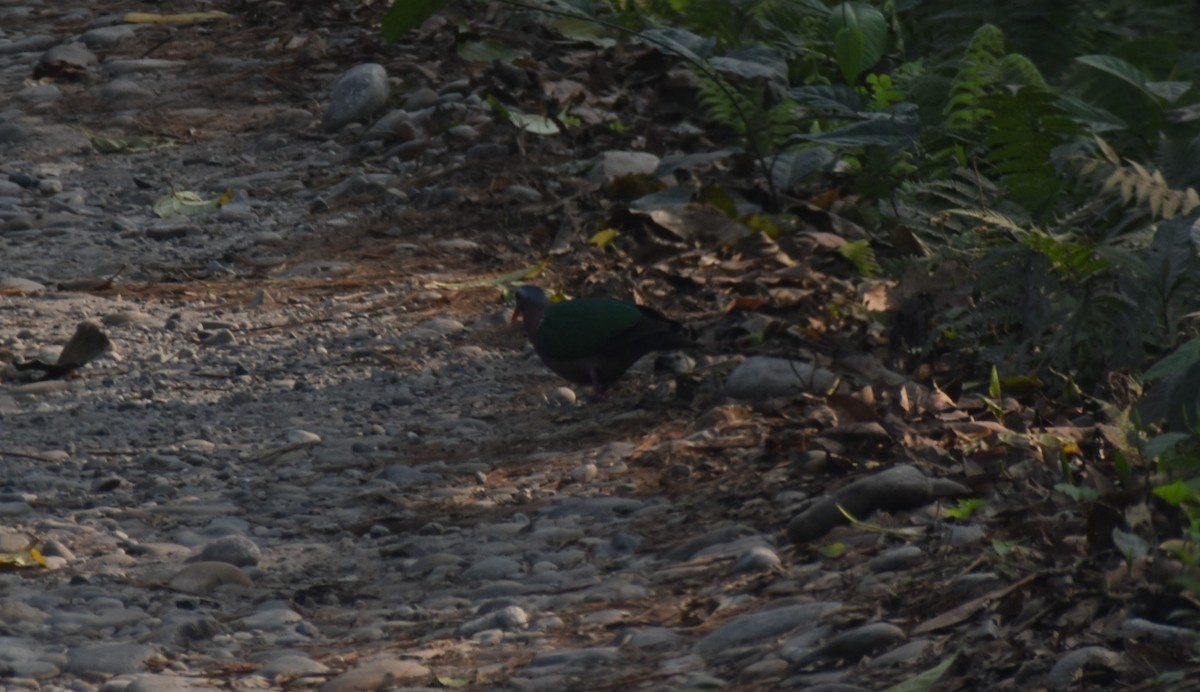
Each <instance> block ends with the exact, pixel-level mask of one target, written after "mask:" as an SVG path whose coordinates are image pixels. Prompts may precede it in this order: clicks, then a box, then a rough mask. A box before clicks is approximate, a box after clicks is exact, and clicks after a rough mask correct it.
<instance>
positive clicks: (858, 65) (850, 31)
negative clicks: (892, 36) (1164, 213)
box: [833, 26, 870, 84]
mask: <svg viewBox="0 0 1200 692" xmlns="http://www.w3.org/2000/svg"><path fill="white" fill-rule="evenodd" d="M866 43H867V37H866V36H864V35H863V31H862V29H860V28H858V27H857V26H848V27H846V28H844V29H841V30H839V31H838V32H837V36H836V37H834V39H833V50H834V54H835V55H836V56H837V61H838V68H839V69H840V70H841V71H842V77H843V78H844V79H845V80H846V83H847V84H854V83H856V82H857V81H858V76H859V75H860V74H862V73H863V72H866V71H867V70H868V69H870V66H869V65H864V63H865V62H866V58H865V57H864V53H865V51H866Z"/></svg>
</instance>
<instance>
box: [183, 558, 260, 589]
mask: <svg viewBox="0 0 1200 692" xmlns="http://www.w3.org/2000/svg"><path fill="white" fill-rule="evenodd" d="M229 585H232V586H253V585H254V582H253V580H251V579H250V577H249V576H247V575H246V573H245V572H243V571H242V570H240V569H238V568H237V567H236V566H234V565H231V564H229V563H227V562H195V563H192V564H190V565H188V566H187V567H184V568H183V569H181V570H179V571H178V572H176V573H175V574H174V575H173V576H172V577H171V578H170V579H169V580H167V586H170V587H171V588H172V589H176V590H178V591H186V592H188V593H196V594H210V593H212V592H214V591H216V590H217V589H219V588H220V587H222V586H229Z"/></svg>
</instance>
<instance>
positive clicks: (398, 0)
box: [380, 0, 449, 43]
mask: <svg viewBox="0 0 1200 692" xmlns="http://www.w3.org/2000/svg"><path fill="white" fill-rule="evenodd" d="M448 2H449V0H393V2H392V6H391V8H389V9H388V11H387V13H386V14H384V15H383V21H382V22H381V24H380V28H381V30H382V31H383V37H384V39H386V40H387V42H388V43H395V42H396V41H399V40H400V37H401V36H403V35H404V34H406V33H408V32H409V31H410V30H412V29H415V28H417V27H418V26H421V24H423V23H424V22H425V20H426V19H429V18H430V17H432V16H433V13H434V12H437V11H438V10H440V9H442V8H443V7H445V6H446V3H448Z"/></svg>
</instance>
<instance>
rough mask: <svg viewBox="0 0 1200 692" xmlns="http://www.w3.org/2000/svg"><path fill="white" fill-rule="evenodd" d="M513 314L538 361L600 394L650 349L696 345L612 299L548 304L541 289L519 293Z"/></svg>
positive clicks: (650, 312) (666, 322)
mask: <svg viewBox="0 0 1200 692" xmlns="http://www.w3.org/2000/svg"><path fill="white" fill-rule="evenodd" d="M517 313H519V314H520V315H521V316H522V318H523V319H524V321H525V331H526V333H527V334H528V335H529V341H530V343H532V344H533V348H534V350H535V351H537V354H538V356H539V357H541V359H542V362H543V363H545V364H546V365H547V367H549V368H550V369H551V370H553V371H554V372H556V373H558V374H559V375H561V376H562V377H564V378H566V379H568V380H570V381H572V382H577V383H579V384H590V385H592V386H593V387H595V388H596V391H597V392H602V391H604V390H605V389H607V388H608V387H609V386H611V385H612V384H613V383H614V382H616V381H617V380H618V379H620V377H621V375H623V374H625V371H626V370H628V369H629V368H630V366H632V365H633V364H634V363H636V362H637V361H638V359H640V358H641V357H642V356H644V355H646V354H647V353H650V352H651V351H661V350H668V349H673V348H688V347H691V346H694V345H695V344H694V343H693V342H692V341H691V339H689V338H688V337H687V336H686V334H684V330H683V327H682V325H680V324H679V323H678V322H676V321H674V320H671V319H669V318H667V317H666V316H664V315H663V314H662V313H660V312H658V311H657V310H654V309H651V308H648V307H645V306H642V305H635V304H633V303H627V302H624V301H620V300H613V299H612V298H580V299H578V300H569V301H565V302H561V303H551V302H550V299H549V298H548V297H547V296H546V294H545V292H544V291H542V289H540V288H538V287H536V286H522V287H520V288H519V289H517Z"/></svg>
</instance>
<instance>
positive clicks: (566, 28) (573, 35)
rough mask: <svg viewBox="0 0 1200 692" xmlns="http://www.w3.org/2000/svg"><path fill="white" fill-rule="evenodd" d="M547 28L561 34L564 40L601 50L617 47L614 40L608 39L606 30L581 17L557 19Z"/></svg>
mask: <svg viewBox="0 0 1200 692" xmlns="http://www.w3.org/2000/svg"><path fill="white" fill-rule="evenodd" d="M547 26H549V27H550V28H552V29H554V30H555V31H557V32H558V33H560V34H562V35H563V36H564V37H565V38H569V39H572V40H575V41H583V42H585V43H590V44H592V45H594V46H599V47H601V48H609V47H612V46H615V45H617V42H616V40H615V39H613V38H611V37H609V35H608V28H607V27H605V26H604V25H602V24H600V23H598V22H595V21H593V20H591V19H584V18H583V17H558V18H556V19H554V20H552V21H551V22H550V23H549V24H548V25H547Z"/></svg>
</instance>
